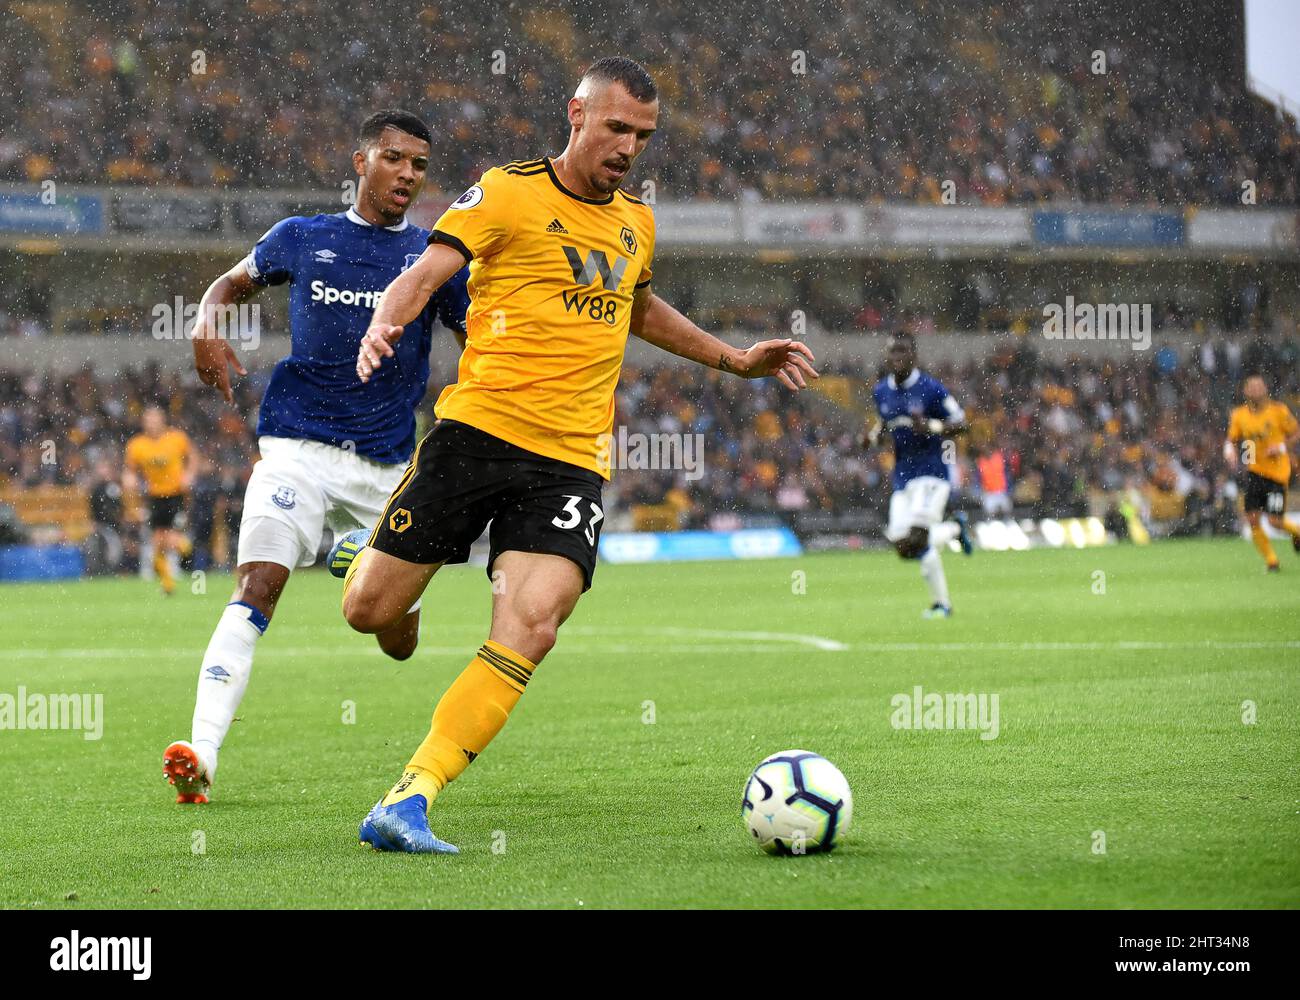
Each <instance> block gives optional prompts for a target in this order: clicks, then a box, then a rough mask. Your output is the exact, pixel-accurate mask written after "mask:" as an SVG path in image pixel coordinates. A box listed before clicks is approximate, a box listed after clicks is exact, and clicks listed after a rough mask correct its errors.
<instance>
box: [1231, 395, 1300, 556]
mask: <svg viewBox="0 0 1300 1000" xmlns="http://www.w3.org/2000/svg"><path fill="white" fill-rule="evenodd" d="M1243 393H1244V395H1245V397H1246V402H1245V404H1244V405H1242V406H1238V407H1237V408H1236V409H1235V410H1233V411H1232V417H1231V419H1230V421H1229V423H1228V438H1227V440H1226V441H1224V442H1223V457H1224V458H1225V459H1226V460H1227V462H1228V466H1229V468H1231V469H1232V470H1233V471H1234V472H1236V471H1237V468H1238V466H1239V465H1244V466H1245V467H1246V476H1245V481H1244V482H1243V483H1242V490H1241V494H1242V507H1243V509H1244V510H1245V513H1246V521H1247V522H1248V523H1249V524H1250V537H1251V540H1252V541H1254V543H1255V548H1257V549H1259V553H1260V555H1262V556H1263V557H1264V561H1265V562H1266V563H1267V564H1268V569H1269V572H1271V573H1272V572H1276V571H1277V570H1278V568H1279V567H1278V561H1277V553H1276V552H1274V551H1273V543H1272V542H1270V541H1269V538H1268V535H1267V534H1266V533H1265V532H1264V526H1263V524H1262V523H1261V519H1262V518H1261V515H1262V517H1266V518H1268V523H1269V524H1271V525H1272V526H1273V527H1275V528H1277V529H1278V530H1280V531H1285V532H1286V533H1287V534H1288V535H1290V536H1291V546H1292V548H1294V549H1295V550H1296V552H1300V526H1297V525H1296V523H1295V522H1294V521H1292V520H1290V519H1289V518H1288V517H1287V516H1286V500H1287V484H1288V483H1289V482H1290V481H1291V456H1290V454H1289V450H1290V449H1291V448H1294V447H1295V445H1296V442H1298V441H1300V425H1298V424H1297V423H1296V419H1295V417H1294V416H1293V415H1292V413H1291V411H1290V410H1289V409H1287V407H1286V404H1284V403H1279V402H1277V401H1276V400H1272V399H1269V398H1268V387H1267V386H1266V385H1265V384H1264V379H1263V378H1262V377H1260V376H1259V375H1252V376H1251V377H1250V378H1248V379H1246V382H1245V385H1244V386H1243Z"/></svg>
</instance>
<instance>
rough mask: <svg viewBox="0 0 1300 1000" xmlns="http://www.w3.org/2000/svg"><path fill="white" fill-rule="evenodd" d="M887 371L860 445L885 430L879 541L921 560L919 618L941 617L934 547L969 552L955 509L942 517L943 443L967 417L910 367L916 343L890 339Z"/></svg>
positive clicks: (944, 610)
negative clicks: (924, 591)
mask: <svg viewBox="0 0 1300 1000" xmlns="http://www.w3.org/2000/svg"><path fill="white" fill-rule="evenodd" d="M886 367H887V368H888V370H889V374H888V375H886V376H885V377H884V378H883V379H881V380H880V381H879V382H878V383H877V384H876V388H875V391H874V392H873V393H872V398H873V399H874V400H875V404H876V410H877V413H878V419H876V420H874V421H873V422H872V423H871V425H870V427H869V428H868V430H867V434H866V440H865V441H864V443H865V444H866V445H867V446H868V447H872V446H874V445H875V444H876V442H877V441H879V439H880V437H881V436H882V435H883V433H884V432H885V431H888V432H889V433H890V435H891V436H892V437H893V441H894V473H893V485H894V493H893V495H892V496H891V497H890V498H889V524H888V526H887V527H886V529H885V537H886V538H888V539H889V541H890V542H892V543H893V546H894V548H895V550H897V552H898V554H899V556H900V557H901V558H903V559H917V560H920V563H921V576H922V577H923V578H924V579H925V582H926V584H927V585H928V586H929V588H930V598H931V604H930V608H929V610H927V611H926V612H925V615H924V616H925V617H926V618H947V617H949V616H950V615H951V614H952V603H951V601H950V600H949V599H948V579H947V577H946V576H945V575H944V572H943V560H942V558H940V555H939V550H940V549H941V548H942V547H943V546H944V545H947V544H948V543H949V542H950V541H953V540H954V539H956V540H957V541H959V542H960V543H961V549H962V551H963V552H965V553H966V554H967V555H970V554H971V552H972V551H973V546H972V545H971V540H970V534H969V532H968V531H967V525H966V516H965V515H964V514H962V513H961V512H958V513H957V514H956V515H955V517H954V519H953V520H952V521H945V520H944V511H945V509H946V508H947V506H948V491H949V488H950V486H949V481H948V462H949V461H951V456H950V455H949V454H947V453H945V448H944V442H945V439H948V438H951V437H953V436H954V435H957V434H961V433H964V432H965V430H966V415H965V413H963V412H962V408H961V407H960V406H958V405H957V401H956V400H955V399H953V398H952V395H951V394H950V393H949V392H948V390H947V389H945V388H944V387H943V383H941V382H940V381H939V380H938V379H936V378H934V377H933V376H932V375H930V374H928V373H927V372H923V371H921V369H919V368H918V367H916V341H915V339H914V338H913V337H912V335H911V334H909V333H901V332H900V333H896V334H895V335H894V336H893V338H892V339H891V340H890V343H889V349H888V354H887V360H886ZM948 450H949V451H951V446H949V449H948ZM945 459H947V460H948V461H945Z"/></svg>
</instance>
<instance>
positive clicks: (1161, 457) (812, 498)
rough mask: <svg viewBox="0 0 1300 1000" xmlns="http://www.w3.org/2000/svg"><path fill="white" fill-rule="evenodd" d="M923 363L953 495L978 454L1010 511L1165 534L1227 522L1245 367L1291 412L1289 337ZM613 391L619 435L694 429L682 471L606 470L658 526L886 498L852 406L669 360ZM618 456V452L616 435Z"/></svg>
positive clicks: (617, 491)
mask: <svg viewBox="0 0 1300 1000" xmlns="http://www.w3.org/2000/svg"><path fill="white" fill-rule="evenodd" d="M920 344H921V361H922V363H923V364H924V350H925V342H924V339H923V338H922V340H921V342H920ZM931 370H932V372H933V373H934V374H935V375H936V376H937V377H938V378H939V379H940V380H941V381H942V382H943V383H944V384H945V385H947V386H948V388H949V390H950V391H951V392H952V393H953V395H954V396H955V397H956V398H957V399H958V400H959V401H960V402H961V403H962V405H963V406H965V407H966V410H967V413H968V415H969V417H970V433H969V435H968V436H967V437H966V438H964V439H962V440H961V442H960V448H959V450H958V458H957V461H956V463H955V467H954V469H953V470H952V474H951V477H952V479H953V480H954V494H953V500H954V502H955V503H958V504H961V505H965V506H969V507H972V508H974V507H977V506H978V505H979V502H980V500H981V499H982V497H981V492H982V490H981V477H980V475H979V472H978V471H977V464H978V461H979V459H980V458H981V457H985V456H990V455H994V456H997V457H999V458H1000V460H1001V462H1002V463H1003V468H1004V470H1005V475H1006V478H1007V480H1008V488H1009V492H1010V499H1011V501H1012V502H1013V503H1014V506H1015V509H1016V510H1017V512H1019V513H1023V514H1025V515H1028V516H1032V517H1048V516H1051V517H1062V516H1084V515H1095V516H1098V517H1105V516H1106V515H1107V514H1108V513H1110V514H1112V515H1113V514H1114V512H1115V510H1116V509H1118V508H1119V507H1121V506H1124V505H1128V504H1131V505H1132V506H1133V507H1134V508H1135V509H1136V510H1137V511H1138V512H1139V514H1141V515H1142V516H1143V517H1144V518H1146V519H1147V520H1148V521H1151V522H1158V526H1157V530H1158V531H1165V532H1169V533H1201V532H1214V531H1230V530H1232V529H1233V527H1234V525H1235V522H1236V499H1237V495H1238V493H1237V481H1236V478H1235V477H1234V476H1233V475H1232V474H1231V473H1230V472H1229V470H1228V468H1227V466H1226V465H1225V464H1224V461H1223V457H1222V446H1223V439H1224V436H1225V431H1226V428H1227V424H1228V414H1229V411H1230V410H1231V409H1232V407H1233V406H1236V405H1238V404H1239V403H1240V402H1241V400H1240V398H1239V388H1240V384H1241V381H1242V379H1243V377H1244V376H1245V375H1246V374H1249V373H1253V372H1261V373H1264V375H1265V377H1266V378H1267V380H1268V381H1269V383H1270V385H1271V386H1272V391H1273V393H1274V396H1275V397H1276V398H1279V399H1282V400H1284V401H1286V402H1287V403H1288V404H1289V405H1290V406H1291V407H1292V409H1293V410H1294V411H1297V412H1300V408H1298V407H1297V404H1298V403H1300V343H1297V341H1296V340H1295V339H1294V338H1283V339H1280V340H1272V339H1264V338H1250V339H1247V340H1244V341H1243V340H1241V339H1224V340H1219V341H1206V342H1205V344H1204V345H1203V346H1202V347H1201V349H1200V350H1198V351H1196V352H1194V353H1193V354H1192V355H1191V356H1189V357H1186V358H1180V356H1179V355H1178V354H1177V353H1176V352H1175V351H1173V350H1171V349H1168V348H1166V349H1161V350H1157V351H1153V352H1151V354H1150V355H1149V356H1148V355H1143V354H1138V353H1136V352H1131V351H1129V352H1126V353H1125V355H1123V356H1120V355H1115V356H1108V357H1107V358H1105V359H1104V360H1097V359H1083V358H1073V359H1071V360H1069V361H1068V362H1065V363H1057V362H1054V361H1051V360H1049V359H1047V358H1044V357H1043V356H1041V355H1040V354H1038V353H1036V352H1035V351H1034V350H1033V349H1032V346H1030V345H1029V344H1028V343H1026V342H1020V343H1019V344H1018V345H1016V346H1009V347H1007V348H1005V349H1004V350H1002V351H999V352H997V353H995V354H993V355H991V356H989V357H987V358H985V359H982V360H980V361H975V362H970V363H968V364H965V365H961V366H956V365H951V364H940V365H936V366H934V367H933V368H932V369H931ZM828 374H831V373H828ZM840 374H841V376H843V377H844V378H845V379H847V380H848V381H849V382H850V383H851V384H854V385H857V386H859V387H861V388H862V389H863V390H865V387H866V385H867V384H868V380H864V379H863V376H862V373H861V372H860V371H842V372H841V373H840ZM860 396H865V392H862V393H860ZM618 399H619V420H620V422H621V423H622V424H624V425H626V427H627V433H628V434H629V435H631V434H639V435H642V436H643V438H642V439H643V440H652V439H653V435H656V434H658V435H664V434H669V435H673V434H677V435H692V434H699V435H702V440H703V447H704V456H703V461H702V462H700V463H699V467H698V469H695V470H690V469H687V470H679V471H675V472H654V471H640V470H637V471H630V472H626V473H624V474H623V475H621V476H620V475H616V476H615V478H614V481H613V484H612V486H611V490H610V495H611V497H612V498H613V500H614V505H615V506H616V507H623V508H627V507H629V506H630V505H633V504H648V505H652V504H666V505H668V506H669V507H670V508H671V513H672V514H673V515H674V516H673V518H672V526H675V527H720V526H723V525H724V524H725V523H727V522H728V521H730V520H734V518H735V515H738V514H748V515H751V516H753V515H772V516H775V517H780V518H781V519H783V520H785V521H787V522H788V521H790V520H791V518H795V519H796V521H797V519H798V517H799V515H802V514H805V513H816V514H827V515H836V514H839V513H841V512H843V511H846V510H847V511H858V510H871V511H874V512H875V513H876V514H881V513H883V510H884V507H885V505H886V503H887V501H888V496H889V492H890V489H889V472H890V469H891V467H892V457H891V455H890V453H889V451H888V450H878V451H873V452H866V451H864V450H863V449H862V448H861V447H860V436H861V432H862V429H863V426H862V423H861V419H860V418H859V417H856V416H855V415H854V414H855V411H854V409H853V408H852V407H844V406H839V405H831V404H829V403H828V401H827V400H826V399H824V398H822V397H821V396H819V395H816V394H800V395H798V396H790V395H789V394H787V393H783V392H781V391H780V389H779V387H777V386H776V385H775V384H768V383H760V384H754V383H743V382H740V381H738V380H735V379H729V378H726V377H722V376H718V375H716V374H714V373H706V374H705V375H703V376H701V375H700V373H699V372H697V371H693V370H691V369H683V368H676V367H674V368H661V369H658V370H649V371H635V370H629V371H628V372H627V374H626V375H625V378H624V381H623V384H622V388H621V389H620V392H619V397H618ZM629 440H633V439H632V438H630V437H629ZM621 454H623V456H624V457H625V458H630V457H631V456H632V452H631V449H630V448H624V449H623V450H622V452H621ZM840 526H841V527H844V526H845V525H844V524H843V523H841V524H840Z"/></svg>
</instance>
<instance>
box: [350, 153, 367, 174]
mask: <svg viewBox="0 0 1300 1000" xmlns="http://www.w3.org/2000/svg"><path fill="white" fill-rule="evenodd" d="M352 169H353V170H355V171H356V172H357V176H358V177H364V176H365V175H366V151H365V150H364V149H356V150H353V151H352Z"/></svg>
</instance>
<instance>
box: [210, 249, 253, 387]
mask: <svg viewBox="0 0 1300 1000" xmlns="http://www.w3.org/2000/svg"><path fill="white" fill-rule="evenodd" d="M260 289H261V286H260V285H258V284H257V282H255V281H254V280H253V279H252V278H251V277H249V274H248V269H247V268H246V267H245V266H244V262H243V261H240V262H239V263H238V264H236V265H235V266H234V267H232V268H231V269H230V270H229V271H227V272H226V273H225V274H223V275H222V276H221V277H219V278H218V279H217V280H216V281H214V282H213V283H212V284H211V285H209V286H208V290H207V291H206V292H204V293H203V298H202V299H201V300H200V302H199V318H198V320H197V322H196V323H195V324H194V370H195V371H196V372H198V375H199V380H200V381H201V382H202V383H203V384H204V385H210V386H212V387H213V388H214V389H216V390H217V392H219V393H221V395H222V396H223V397H224V398H225V400H226V402H227V403H229V404H230V405H231V406H234V405H235V394H234V392H233V390H232V389H231V388H230V369H231V368H233V369H234V370H235V372H236V374H239V375H247V374H248V372H247V371H246V370H245V369H244V366H243V365H242V364H240V363H239V358H238V357H237V356H236V354H235V351H234V348H232V347H231V346H230V341H229V340H226V339H225V338H224V337H222V336H221V331H220V330H219V329H218V328H217V324H216V322H215V320H216V317H217V316H218V315H221V314H222V307H223V306H237V305H240V304H241V303H243V302H247V301H248V300H249V299H251V298H252V297H253V296H254V295H256V294H257V293H258V291H259V290H260Z"/></svg>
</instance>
